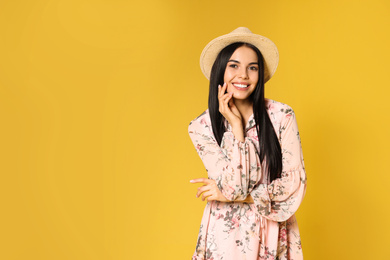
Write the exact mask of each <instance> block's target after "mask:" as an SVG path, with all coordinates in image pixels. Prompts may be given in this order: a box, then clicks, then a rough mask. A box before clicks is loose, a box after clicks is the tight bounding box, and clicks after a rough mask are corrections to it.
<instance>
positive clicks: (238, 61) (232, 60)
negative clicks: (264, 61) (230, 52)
mask: <svg viewBox="0 0 390 260" xmlns="http://www.w3.org/2000/svg"><path fill="white" fill-rule="evenodd" d="M228 62H236V63H240V62H239V61H238V60H229V61H228ZM252 64H256V65H259V63H258V62H251V63H249V65H252Z"/></svg>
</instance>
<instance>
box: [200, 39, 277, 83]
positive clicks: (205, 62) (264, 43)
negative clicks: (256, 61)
mask: <svg viewBox="0 0 390 260" xmlns="http://www.w3.org/2000/svg"><path fill="white" fill-rule="evenodd" d="M234 42H246V43H250V44H253V45H254V46H256V47H257V48H258V49H259V50H260V52H261V54H262V55H263V61H264V83H265V82H267V81H268V80H269V79H270V78H271V77H272V76H273V75H274V73H275V71H276V68H277V67H278V63H279V52H278V49H277V47H276V45H275V44H274V43H273V42H272V41H271V40H270V39H268V38H266V37H264V36H261V35H257V34H253V33H229V34H226V35H222V36H220V37H217V38H215V39H214V40H212V41H211V42H209V43H208V44H207V45H206V47H205V48H204V49H203V51H202V54H201V55H200V68H201V70H202V72H203V74H204V75H205V76H206V78H207V79H208V80H210V73H211V68H212V67H213V64H214V61H215V59H216V58H217V56H218V54H219V53H220V52H221V50H222V49H223V48H225V47H226V46H228V45H230V44H232V43H234Z"/></svg>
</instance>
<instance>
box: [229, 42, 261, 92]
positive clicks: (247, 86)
mask: <svg viewBox="0 0 390 260" xmlns="http://www.w3.org/2000/svg"><path fill="white" fill-rule="evenodd" d="M223 80H224V82H226V84H227V92H229V93H230V92H233V93H234V94H233V98H234V99H240V100H244V99H247V98H248V97H249V96H250V95H251V94H252V92H253V91H254V90H255V88H256V85H257V82H258V80H259V63H258V58H257V54H256V52H255V51H254V50H252V49H251V48H249V47H246V46H241V47H239V48H237V49H236V50H235V51H234V53H233V55H232V56H231V57H230V59H229V61H228V63H227V65H226V69H225V75H224V79H223Z"/></svg>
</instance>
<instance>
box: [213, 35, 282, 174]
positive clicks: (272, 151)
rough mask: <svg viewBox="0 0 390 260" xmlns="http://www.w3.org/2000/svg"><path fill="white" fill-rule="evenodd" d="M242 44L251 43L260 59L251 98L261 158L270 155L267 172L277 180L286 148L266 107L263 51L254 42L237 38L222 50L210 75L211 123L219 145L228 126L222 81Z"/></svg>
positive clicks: (267, 160) (250, 45)
mask: <svg viewBox="0 0 390 260" xmlns="http://www.w3.org/2000/svg"><path fill="white" fill-rule="evenodd" d="M241 46H247V47H249V48H251V49H252V50H254V51H255V52H256V54H257V58H258V62H259V81H258V82H257V86H256V88H255V90H254V91H253V93H252V94H251V95H250V96H249V99H250V100H251V101H252V102H253V115H254V119H255V123H256V130H257V136H258V137H259V145H260V161H261V163H262V162H263V160H264V158H266V166H267V167H266V173H267V174H268V179H269V180H270V181H273V180H275V179H276V178H280V176H281V173H282V151H281V147H280V143H279V140H278V137H277V136H276V133H275V130H274V127H273V125H272V123H271V120H270V118H269V115H268V112H267V110H266V107H265V100H264V63H263V55H262V54H261V52H260V51H259V49H257V48H256V47H255V46H254V45H252V44H249V43H245V42H236V43H232V44H230V45H228V46H226V47H225V48H224V49H223V50H222V51H221V52H220V53H219V54H218V56H217V58H216V60H215V62H214V65H213V67H212V69H211V75H210V89H209V114H210V118H211V125H212V128H213V133H214V136H215V138H216V140H217V142H218V145H221V141H222V136H223V134H224V133H225V131H226V128H225V125H224V121H223V116H222V114H221V113H220V112H219V102H218V85H221V86H222V85H223V83H224V74H225V70H226V66H227V63H228V61H229V59H230V57H231V56H232V55H233V53H234V51H235V50H236V49H237V48H239V47H241ZM244 127H245V126H244Z"/></svg>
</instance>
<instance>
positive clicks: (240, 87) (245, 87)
mask: <svg viewBox="0 0 390 260" xmlns="http://www.w3.org/2000/svg"><path fill="white" fill-rule="evenodd" d="M232 85H233V86H234V87H235V88H236V89H238V90H242V91H244V90H248V89H249V86H250V84H248V83H241V82H240V83H232Z"/></svg>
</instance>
